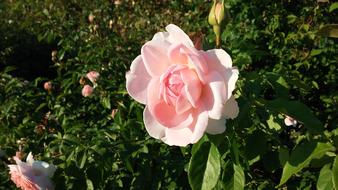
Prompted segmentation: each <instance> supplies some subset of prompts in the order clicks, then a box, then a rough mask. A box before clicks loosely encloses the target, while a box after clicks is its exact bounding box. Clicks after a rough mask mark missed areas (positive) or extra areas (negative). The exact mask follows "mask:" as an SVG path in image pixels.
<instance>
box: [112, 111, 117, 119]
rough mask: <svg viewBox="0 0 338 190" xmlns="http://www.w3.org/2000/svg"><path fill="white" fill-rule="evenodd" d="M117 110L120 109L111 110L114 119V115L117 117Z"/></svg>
mask: <svg viewBox="0 0 338 190" xmlns="http://www.w3.org/2000/svg"><path fill="white" fill-rule="evenodd" d="M117 111H118V109H113V110H112V111H111V118H113V119H114V117H115V115H116V113H117Z"/></svg>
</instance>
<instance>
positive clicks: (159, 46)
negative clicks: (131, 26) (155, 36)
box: [141, 41, 171, 77]
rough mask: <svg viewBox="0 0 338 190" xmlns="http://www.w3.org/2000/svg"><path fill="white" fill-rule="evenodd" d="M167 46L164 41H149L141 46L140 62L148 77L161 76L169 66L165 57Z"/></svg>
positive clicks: (166, 56)
mask: <svg viewBox="0 0 338 190" xmlns="http://www.w3.org/2000/svg"><path fill="white" fill-rule="evenodd" d="M169 45H170V44H168V43H167V42H165V41H150V42H147V43H146V44H144V45H143V46H142V49H141V56H142V60H143V62H144V65H145V68H146V69H147V71H148V73H149V74H150V76H152V77H155V76H161V75H162V74H163V73H164V72H165V71H166V70H167V68H168V67H169V66H170V64H171V63H170V61H169V58H168V55H167V50H168V48H169Z"/></svg>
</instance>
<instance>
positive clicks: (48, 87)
mask: <svg viewBox="0 0 338 190" xmlns="http://www.w3.org/2000/svg"><path fill="white" fill-rule="evenodd" d="M43 88H44V89H45V90H47V91H50V90H52V82H50V81H48V82H45V83H44V84H43Z"/></svg>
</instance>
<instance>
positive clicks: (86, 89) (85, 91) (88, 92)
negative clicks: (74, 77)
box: [82, 84, 94, 97]
mask: <svg viewBox="0 0 338 190" xmlns="http://www.w3.org/2000/svg"><path fill="white" fill-rule="evenodd" d="M93 90H94V89H93V87H91V86H90V85H88V84H86V85H84V87H83V88H82V96H84V97H87V96H90V95H91V94H92V93H93Z"/></svg>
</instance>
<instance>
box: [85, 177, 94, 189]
mask: <svg viewBox="0 0 338 190" xmlns="http://www.w3.org/2000/svg"><path fill="white" fill-rule="evenodd" d="M86 184H87V190H94V185H93V182H92V181H91V180H90V179H87V180H86Z"/></svg>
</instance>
